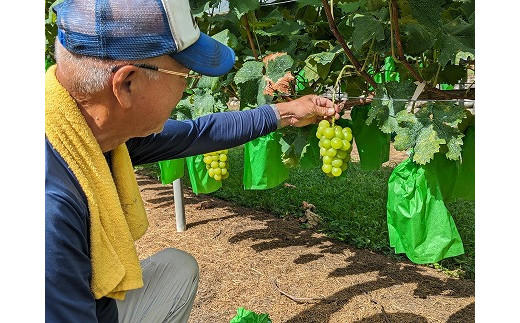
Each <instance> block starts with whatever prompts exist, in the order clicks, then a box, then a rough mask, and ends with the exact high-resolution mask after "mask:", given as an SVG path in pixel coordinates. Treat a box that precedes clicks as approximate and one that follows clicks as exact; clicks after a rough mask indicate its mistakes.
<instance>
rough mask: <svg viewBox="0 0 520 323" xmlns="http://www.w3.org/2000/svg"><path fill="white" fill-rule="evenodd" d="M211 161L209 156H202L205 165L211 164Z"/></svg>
mask: <svg viewBox="0 0 520 323" xmlns="http://www.w3.org/2000/svg"><path fill="white" fill-rule="evenodd" d="M212 160H213V159H211V156H204V163H206V164H211V161H212Z"/></svg>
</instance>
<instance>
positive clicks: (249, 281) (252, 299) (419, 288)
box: [136, 150, 475, 323]
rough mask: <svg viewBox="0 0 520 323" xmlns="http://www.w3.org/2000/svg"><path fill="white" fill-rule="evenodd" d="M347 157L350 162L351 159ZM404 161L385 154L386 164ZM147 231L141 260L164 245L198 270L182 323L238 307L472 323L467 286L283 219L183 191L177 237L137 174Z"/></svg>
mask: <svg viewBox="0 0 520 323" xmlns="http://www.w3.org/2000/svg"><path fill="white" fill-rule="evenodd" d="M355 155H356V152H355V150H354V151H353V158H352V159H353V160H356V157H355ZM404 158H406V155H405V154H404V153H400V152H396V151H394V150H392V152H391V158H390V161H389V162H388V163H389V164H393V165H395V164H397V163H398V162H400V161H401V160H403V159H404ZM136 176H137V180H138V184H139V186H140V189H141V194H142V196H143V200H144V202H145V207H146V209H147V212H148V218H149V222H150V225H149V229H148V231H147V233H146V234H145V235H144V236H143V237H142V238H141V239H140V240H138V242H137V250H138V254H139V257H140V258H141V259H143V258H146V257H148V256H150V255H152V254H153V253H155V252H157V251H159V250H160V249H163V248H167V247H174V248H178V249H182V250H185V251H187V252H189V253H190V254H192V255H193V256H194V257H195V258H196V259H197V261H198V264H199V269H200V279H199V289H198V292H197V296H196V299H195V303H194V305H193V310H192V313H191V316H190V320H189V322H190V323H195V322H197V323H199V322H200V323H202V322H204V323H205V322H229V320H230V319H231V318H232V317H234V316H235V315H236V310H237V308H239V307H245V308H246V309H248V310H252V311H254V312H256V313H268V314H269V317H270V318H271V319H272V321H273V322H276V323H278V322H293V323H296V322H302V323H303V322H305V323H311V322H319V323H322V322H365V323H368V322H385V323H388V322H464V323H466V322H474V321H475V283H474V282H473V281H470V280H463V279H457V278H452V277H449V276H447V275H446V274H444V273H442V272H440V271H438V270H435V269H433V268H431V267H427V266H421V265H416V264H413V263H411V262H409V261H396V260H394V259H393V258H391V257H388V256H385V255H380V254H376V253H373V252H370V251H367V250H360V249H356V248H354V247H352V246H349V245H346V244H345V243H342V242H341V241H334V240H332V239H329V238H327V237H326V236H324V235H323V234H320V233H317V232H316V230H313V229H304V228H302V227H301V225H300V223H299V222H298V220H297V219H296V218H294V219H289V217H287V218H285V219H281V218H277V217H274V216H273V215H271V214H268V213H265V212H260V211H257V210H252V209H247V208H244V207H240V206H237V205H234V204H232V203H230V202H227V201H223V200H219V199H216V198H213V197H209V196H207V195H202V194H201V195H195V194H193V193H192V192H191V190H189V189H185V191H184V203H185V214H186V223H187V229H186V231H185V232H177V231H176V227H175V206H174V202H173V193H172V186H171V185H162V184H161V183H160V182H159V181H157V180H155V179H154V178H151V177H149V176H147V173H146V171H138V172H137V174H136Z"/></svg>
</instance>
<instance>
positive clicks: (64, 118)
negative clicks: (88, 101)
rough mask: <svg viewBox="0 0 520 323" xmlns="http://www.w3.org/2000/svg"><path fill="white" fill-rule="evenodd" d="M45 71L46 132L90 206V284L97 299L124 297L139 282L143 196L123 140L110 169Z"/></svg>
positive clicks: (80, 117) (74, 108) (70, 101)
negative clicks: (138, 240)
mask: <svg viewBox="0 0 520 323" xmlns="http://www.w3.org/2000/svg"><path fill="white" fill-rule="evenodd" d="M55 72H56V65H55V66H51V67H49V69H48V70H47V72H46V74H45V135H46V136H47V138H48V140H49V142H50V143H51V144H52V146H53V147H54V149H56V150H57V151H58V152H59V153H60V155H61V156H62V157H63V159H64V160H65V162H67V165H68V166H69V168H70V169H71V170H72V172H73V173H74V175H75V176H76V178H77V179H78V181H79V184H80V185H81V188H82V189H83V191H84V192H85V195H86V196H87V200H88V208H89V211H90V255H91V262H92V282H91V289H92V292H93V294H94V297H95V298H96V299H98V298H101V297H103V296H108V297H112V298H116V299H121V300H122V299H124V297H125V292H126V291H128V290H131V289H136V288H140V287H142V286H143V277H142V272H141V266H140V265H139V259H138V257H137V251H136V249H135V244H134V241H135V240H137V239H139V238H140V237H141V236H142V235H143V234H144V233H145V232H146V229H147V228H148V220H147V218H146V211H145V209H144V205H143V200H142V198H141V194H140V192H139V187H138V186H137V181H136V179H135V175H134V172H133V167H132V163H131V161H130V156H129V154H128V150H127V148H126V145H125V144H122V145H120V146H119V147H117V148H116V149H115V150H114V151H112V171H113V174H111V172H110V168H109V166H108V164H107V162H106V159H105V157H104V156H103V153H102V151H101V148H100V147H99V144H98V143H97V141H96V139H95V138H94V135H93V134H92V131H91V130H90V128H89V126H88V125H87V123H86V121H85V119H84V117H83V115H82V114H81V112H80V110H79V108H78V106H77V105H76V103H75V102H74V100H73V99H72V97H71V96H70V95H69V93H68V92H67V91H66V90H65V88H63V86H61V84H60V83H59V82H58V80H57V79H56V75H55Z"/></svg>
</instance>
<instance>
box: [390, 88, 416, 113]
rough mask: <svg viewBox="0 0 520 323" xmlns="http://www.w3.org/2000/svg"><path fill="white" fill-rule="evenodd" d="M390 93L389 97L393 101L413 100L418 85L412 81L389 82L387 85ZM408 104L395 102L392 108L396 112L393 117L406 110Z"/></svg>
mask: <svg viewBox="0 0 520 323" xmlns="http://www.w3.org/2000/svg"><path fill="white" fill-rule="evenodd" d="M385 86H386V89H387V91H388V96H389V97H390V98H391V99H408V98H411V97H412V95H413V93H414V92H415V89H416V87H417V85H415V83H414V82H413V81H412V80H405V81H401V82H388V83H386V84H385ZM406 104H407V102H405V101H393V104H392V108H393V110H394V112H393V113H391V115H395V114H396V113H398V112H400V111H401V110H403V109H405V108H406Z"/></svg>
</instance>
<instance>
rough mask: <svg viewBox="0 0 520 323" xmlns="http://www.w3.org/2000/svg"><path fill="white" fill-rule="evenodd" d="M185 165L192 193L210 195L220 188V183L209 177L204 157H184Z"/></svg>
mask: <svg viewBox="0 0 520 323" xmlns="http://www.w3.org/2000/svg"><path fill="white" fill-rule="evenodd" d="M186 165H187V168H188V175H189V176H190V182H191V189H192V190H193V193H195V194H201V193H202V194H207V193H212V192H215V191H216V190H218V189H219V188H221V187H222V182H221V181H216V180H214V179H213V178H211V177H209V175H208V170H207V169H206V164H205V163H204V155H197V156H191V157H186Z"/></svg>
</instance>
